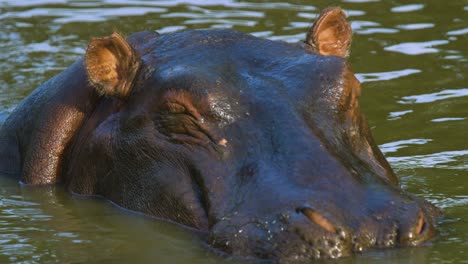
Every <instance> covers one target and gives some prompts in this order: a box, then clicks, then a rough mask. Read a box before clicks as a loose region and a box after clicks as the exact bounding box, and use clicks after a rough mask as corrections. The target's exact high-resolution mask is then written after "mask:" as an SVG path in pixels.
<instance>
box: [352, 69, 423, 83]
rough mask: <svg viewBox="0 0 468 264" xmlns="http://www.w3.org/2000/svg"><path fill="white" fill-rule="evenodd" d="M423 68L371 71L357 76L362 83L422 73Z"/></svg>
mask: <svg viewBox="0 0 468 264" xmlns="http://www.w3.org/2000/svg"><path fill="white" fill-rule="evenodd" d="M420 72H421V70H418V69H403V70H398V71H388V72H371V73H357V74H356V77H357V78H358V80H359V81H360V82H361V83H366V82H376V81H388V80H392V79H397V78H400V77H404V76H408V75H412V74H416V73H420Z"/></svg>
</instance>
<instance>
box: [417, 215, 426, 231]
mask: <svg viewBox="0 0 468 264" xmlns="http://www.w3.org/2000/svg"><path fill="white" fill-rule="evenodd" d="M424 229H426V221H425V220H424V215H423V213H421V212H420V213H419V215H418V223H417V224H416V228H415V229H414V232H415V234H418V235H420V234H422V233H423V232H424Z"/></svg>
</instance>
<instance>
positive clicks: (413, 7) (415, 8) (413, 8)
mask: <svg viewBox="0 0 468 264" xmlns="http://www.w3.org/2000/svg"><path fill="white" fill-rule="evenodd" d="M423 8H424V5H423V4H410V5H401V6H395V7H392V9H391V11H392V12H394V13H403V12H413V11H418V10H421V9H423Z"/></svg>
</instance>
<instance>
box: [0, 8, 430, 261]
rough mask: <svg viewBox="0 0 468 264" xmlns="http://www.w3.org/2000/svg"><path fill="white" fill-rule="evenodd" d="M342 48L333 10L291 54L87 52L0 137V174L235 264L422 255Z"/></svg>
mask: <svg viewBox="0 0 468 264" xmlns="http://www.w3.org/2000/svg"><path fill="white" fill-rule="evenodd" d="M351 35H352V32H351V28H350V26H349V23H348V22H347V21H346V17H345V15H344V13H343V11H342V10H341V9H339V8H330V9H327V10H325V11H324V12H323V13H322V14H321V15H320V17H319V18H318V20H317V22H316V23H315V24H314V25H313V26H312V27H311V30H310V31H309V32H308V34H307V39H306V41H305V42H304V43H297V44H288V43H282V42H273V41H268V40H262V39H258V38H255V37H253V36H249V35H245V34H242V33H238V32H235V31H229V30H205V31H183V32H176V33H172V34H165V35H159V34H157V33H155V32H150V31H147V32H140V33H136V34H134V35H131V36H130V37H129V38H128V39H127V40H124V39H123V38H122V37H121V36H120V35H118V34H116V33H114V34H113V35H111V36H109V37H105V38H97V39H92V40H91V42H90V44H89V47H88V50H87V52H86V55H85V59H84V60H79V61H78V62H76V63H75V64H73V65H72V66H71V67H70V68H69V69H67V70H66V71H65V72H63V73H61V74H59V75H58V76H56V77H54V78H53V79H51V80H50V81H48V82H47V83H45V84H44V85H43V86H41V87H40V88H38V89H36V91H34V92H33V94H31V95H30V96H29V97H28V98H27V99H25V100H24V101H23V102H22V103H21V104H20V105H19V106H18V107H17V108H16V110H15V112H14V113H13V114H12V115H11V116H10V117H9V119H8V120H7V121H6V123H5V124H4V125H3V127H2V129H1V130H0V143H2V145H1V146H2V148H0V172H2V174H11V175H19V176H20V177H21V181H22V182H23V183H26V184H52V183H57V182H62V183H63V184H64V185H65V186H66V188H68V190H69V191H70V192H72V193H78V194H83V195H101V196H103V197H106V198H107V199H109V200H112V201H113V202H115V203H117V204H119V205H120V206H123V207H125V208H128V209H130V210H135V211H139V212H142V213H145V214H148V215H151V216H155V217H159V218H163V219H167V220H170V221H174V222H177V223H180V224H182V225H185V226H188V227H191V228H194V229H196V230H199V231H200V233H201V234H202V236H203V237H204V238H205V239H206V240H207V242H208V243H209V244H210V245H212V246H213V247H214V248H217V249H220V250H222V251H224V252H226V253H228V254H231V255H233V256H235V257H246V258H259V259H267V260H271V261H273V262H278V263H302V262H309V261H310V260H311V259H317V258H337V257H341V256H346V255H350V254H352V253H354V252H361V251H363V250H365V249H368V248H385V247H395V246H405V245H417V244H420V243H422V242H424V241H426V240H428V239H429V238H431V237H433V236H434V234H435V219H436V218H437V216H438V210H437V209H436V208H435V207H434V206H433V205H431V204H430V203H428V202H426V201H424V200H422V199H420V198H418V197H416V196H414V195H411V194H409V193H406V192H405V191H403V190H401V189H400V187H399V186H398V185H399V181H398V178H397V177H396V176H395V174H394V173H393V171H392V169H391V168H390V166H389V164H388V163H387V161H386V160H385V158H384V156H383V155H382V153H381V152H380V150H379V149H378V147H377V145H376V144H375V143H374V141H373V139H372V135H371V131H370V129H369V126H368V124H367V121H366V119H365V118H364V116H363V114H362V113H361V110H360V107H359V101H358V98H359V96H360V85H359V82H358V80H357V79H356V77H355V76H354V74H353V72H352V70H351V69H350V67H349V65H348V64H347V62H346V60H345V57H346V56H347V55H348V53H349V47H350V45H351Z"/></svg>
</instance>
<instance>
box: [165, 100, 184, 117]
mask: <svg viewBox="0 0 468 264" xmlns="http://www.w3.org/2000/svg"><path fill="white" fill-rule="evenodd" d="M165 109H166V110H167V111H168V112H169V113H172V114H184V113H186V112H187V109H186V107H185V106H184V105H182V104H179V103H175V102H166V104H165Z"/></svg>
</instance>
